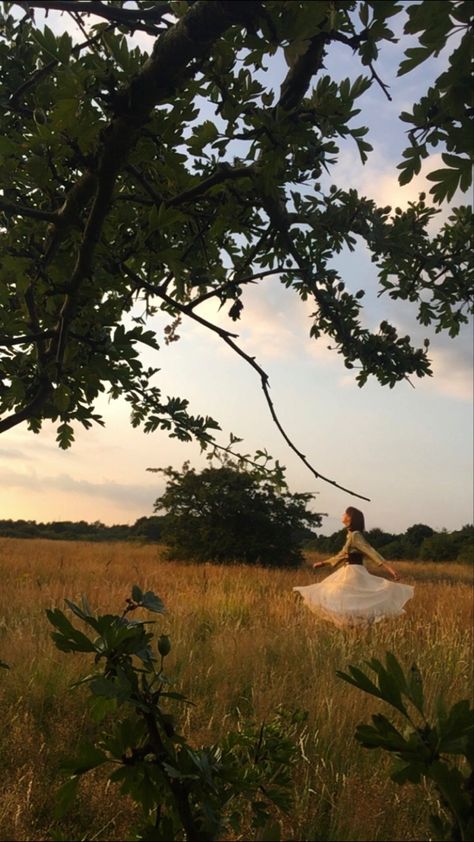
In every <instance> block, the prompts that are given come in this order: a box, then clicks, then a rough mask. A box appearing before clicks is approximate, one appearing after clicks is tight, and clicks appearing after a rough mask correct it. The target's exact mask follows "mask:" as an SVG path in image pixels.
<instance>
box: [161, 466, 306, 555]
mask: <svg viewBox="0 0 474 842" xmlns="http://www.w3.org/2000/svg"><path fill="white" fill-rule="evenodd" d="M163 473H164V474H165V475H166V476H167V478H168V479H167V485H166V490H165V493H164V494H162V496H161V497H159V498H158V499H157V501H156V503H155V508H156V509H157V510H160V511H161V510H164V511H165V512H166V514H165V516H164V518H163V541H164V542H165V543H166V544H168V546H169V552H170V555H172V556H173V557H174V558H182V559H192V560H194V561H215V562H233V561H236V562H243V563H245V564H262V565H272V566H279V565H284V566H292V567H294V566H297V565H299V564H300V563H301V562H302V560H303V555H302V552H301V546H300V542H301V534H302V530H304V533H303V534H305V535H306V534H307V533H306V530H307V528H308V527H309V526H310V525H313V526H320V525H321V515H319V514H315V513H313V512H310V511H308V509H307V505H308V503H309V501H310V499H311V497H312V495H311V494H290V493H289V492H288V491H287V490H281V488H279V487H278V486H277V485H276V484H275V483H274V482H272V481H271V480H270V479H269V478H268V477H266V476H263V475H262V474H261V472H259V471H254V470H243V469H241V468H238V467H237V466H236V465H235V464H234V463H232V462H227V464H225V465H222V466H221V467H219V468H213V467H210V468H205V469H204V470H203V471H201V472H200V473H198V472H197V471H195V470H194V469H191V468H190V467H189V464H188V463H185V464H184V465H183V469H182V471H176V470H174V469H173V468H167V469H166V470H164V471H163Z"/></svg>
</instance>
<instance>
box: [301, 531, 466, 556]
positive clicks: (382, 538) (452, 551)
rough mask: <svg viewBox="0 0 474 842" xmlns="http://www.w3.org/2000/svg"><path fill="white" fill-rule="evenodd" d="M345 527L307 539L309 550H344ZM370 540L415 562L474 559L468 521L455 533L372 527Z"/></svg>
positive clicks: (383, 551) (384, 551)
mask: <svg viewBox="0 0 474 842" xmlns="http://www.w3.org/2000/svg"><path fill="white" fill-rule="evenodd" d="M345 535H346V533H345V530H344V529H339V530H338V531H337V532H334V533H333V534H332V535H329V536H326V535H318V536H317V538H313V539H311V540H310V541H308V542H307V543H306V544H305V546H306V547H307V549H311V550H317V551H318V552H320V553H335V552H337V551H338V550H340V549H341V547H342V545H343V543H344V539H345ZM366 535H367V539H368V540H369V541H370V543H371V544H372V546H374V547H375V548H376V549H377V550H378V551H379V552H380V553H381V554H382V555H383V556H384V557H385V558H387V559H389V560H392V559H408V560H411V561H415V560H416V559H421V560H423V561H463V562H466V561H474V526H473V525H472V524H467V525H466V526H463V527H462V529H459V530H457V531H455V532H447V531H446V530H445V529H444V530H442V531H441V532H435V530H434V529H432V528H431V526H427V525H426V524H424V523H415V524H413V526H409V527H408V529H407V530H406V532H404V533H401V534H400V535H393V534H391V533H389V532H383V531H382V530H381V529H377V528H375V529H370V530H368V532H367V533H366Z"/></svg>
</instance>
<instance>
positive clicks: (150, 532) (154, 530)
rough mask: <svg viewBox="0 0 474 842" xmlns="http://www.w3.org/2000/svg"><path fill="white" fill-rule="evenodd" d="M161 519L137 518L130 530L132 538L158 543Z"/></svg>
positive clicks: (160, 532)
mask: <svg viewBox="0 0 474 842" xmlns="http://www.w3.org/2000/svg"><path fill="white" fill-rule="evenodd" d="M162 520H163V518H161V517H156V516H155V517H139V518H138V520H136V521H135V523H134V524H133V526H132V527H131V528H130V535H131V537H132V538H141V539H142V540H144V541H160V540H161V536H162V532H163V526H162Z"/></svg>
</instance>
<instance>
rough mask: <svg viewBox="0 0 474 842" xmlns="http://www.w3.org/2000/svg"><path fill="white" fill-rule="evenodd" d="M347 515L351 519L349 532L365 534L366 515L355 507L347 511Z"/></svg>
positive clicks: (350, 507)
mask: <svg viewBox="0 0 474 842" xmlns="http://www.w3.org/2000/svg"><path fill="white" fill-rule="evenodd" d="M346 515H349V517H350V519H351V523H350V526H348V527H347V528H348V530H349V532H363V531H364V529H365V520H364V515H363V514H362V512H361V511H360V510H359V509H356V508H354V506H349V507H348V508H347V509H346Z"/></svg>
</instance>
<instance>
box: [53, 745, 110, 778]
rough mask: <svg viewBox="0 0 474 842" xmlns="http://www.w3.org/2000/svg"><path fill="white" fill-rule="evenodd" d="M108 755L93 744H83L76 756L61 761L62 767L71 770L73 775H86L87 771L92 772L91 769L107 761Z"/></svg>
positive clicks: (67, 770)
mask: <svg viewBox="0 0 474 842" xmlns="http://www.w3.org/2000/svg"><path fill="white" fill-rule="evenodd" d="M107 761H108V757H107V755H106V754H105V753H104V752H103V751H101V750H100V749H98V748H96V747H95V746H93V745H90V744H89V745H87V744H86V745H83V746H81V748H80V749H79V754H78V756H77V757H76V758H71V759H70V760H64V761H63V762H62V763H61V769H62V770H63V771H64V772H69V773H71V774H72V775H74V776H76V775H84V774H85V772H90V770H91V769H96V768H97V766H101V765H102V764H103V763H107Z"/></svg>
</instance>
